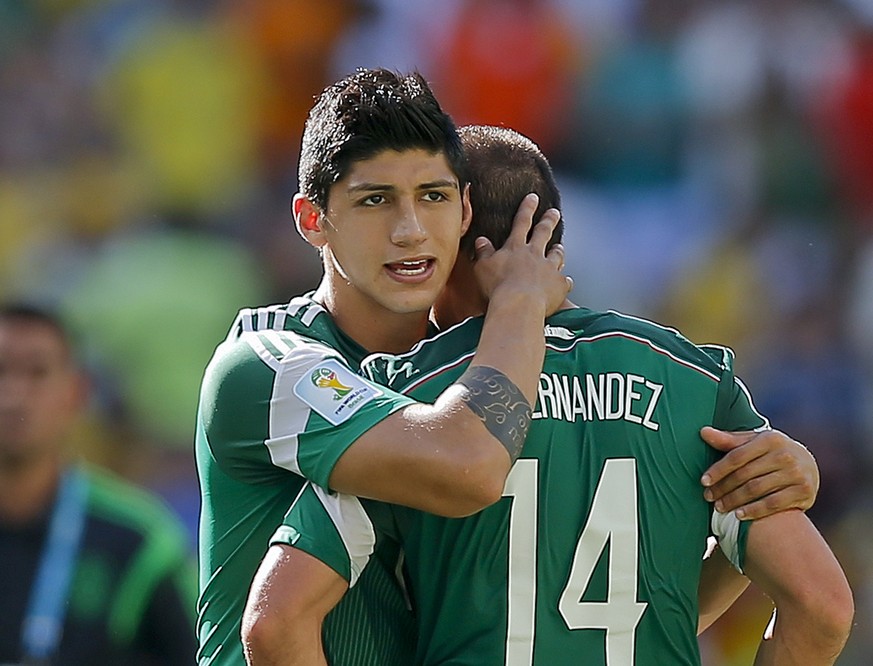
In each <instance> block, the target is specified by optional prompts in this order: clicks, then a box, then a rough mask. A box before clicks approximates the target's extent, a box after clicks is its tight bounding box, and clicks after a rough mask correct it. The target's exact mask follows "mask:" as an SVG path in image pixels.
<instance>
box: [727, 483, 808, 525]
mask: <svg viewBox="0 0 873 666" xmlns="http://www.w3.org/2000/svg"><path fill="white" fill-rule="evenodd" d="M728 499H729V501H726V502H725V507H724V509H723V510H722V509H719V511H722V513H726V512H728V511H734V512H735V513H736V516H737V518H739V519H740V520H758V519H759V518H766V517H767V516H772V515H773V514H774V513H778V512H780V511H787V510H789V509H800V510H801V511H805V510H806V509H807V508H808V507H806V501H805V496H804V495H803V493H801V492H800V491H799V490H798V489H797V487H796V486H789V487H787V488H783V489H782V490H778V491H776V492H775V493H771V494H770V495H767V496H766V497H762V498H761V499H758V500H755V501H753V502H748V503H744V502H743V501H742V500H741V499H738V498H732V497H731V498H728V497H726V498H725V500H728Z"/></svg>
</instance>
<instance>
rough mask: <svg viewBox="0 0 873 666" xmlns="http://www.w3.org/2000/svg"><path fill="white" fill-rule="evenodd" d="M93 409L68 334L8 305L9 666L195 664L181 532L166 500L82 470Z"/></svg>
mask: <svg viewBox="0 0 873 666" xmlns="http://www.w3.org/2000/svg"><path fill="white" fill-rule="evenodd" d="M87 404H88V382H87V379H86V378H85V372H84V370H83V369H82V367H81V366H80V364H79V361H78V358H77V350H76V349H75V348H74V345H73V342H72V339H71V336H70V334H69V332H68V331H67V328H66V326H65V324H64V322H63V321H62V320H61V319H60V318H59V317H58V316H57V315H56V314H55V313H53V312H51V311H49V310H46V309H44V308H40V307H35V306H33V305H30V304H27V303H5V304H3V305H2V306H0V563H2V565H0V566H2V569H0V663H3V664H134V665H135V664H188V663H191V661H192V660H193V659H194V654H195V652H196V645H195V641H194V613H193V604H194V597H195V585H196V574H195V571H194V561H193V557H192V553H191V552H190V548H189V546H188V542H187V537H186V534H185V530H184V528H183V527H182V525H181V523H180V522H179V520H178V519H177V518H176V517H175V516H174V515H173V514H172V513H171V512H170V510H169V509H168V508H167V507H166V506H165V505H164V504H163V502H161V501H160V500H158V498H156V497H154V496H152V495H151V494H149V493H147V492H146V491H144V490H143V489H141V488H136V487H134V486H132V485H131V484H129V483H127V482H126V481H123V480H122V479H119V478H117V477H115V476H113V475H112V474H110V473H109V472H107V471H105V470H101V469H99V468H97V467H95V466H93V465H85V464H82V463H80V462H79V461H77V460H76V459H75V456H74V454H73V452H72V451H71V450H70V444H71V443H70V438H71V436H72V434H73V432H74V430H75V427H76V425H77V424H78V423H79V421H80V419H81V418H82V417H83V414H84V412H85V409H86V406H87Z"/></svg>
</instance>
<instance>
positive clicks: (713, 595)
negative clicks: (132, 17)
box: [697, 549, 749, 634]
mask: <svg viewBox="0 0 873 666" xmlns="http://www.w3.org/2000/svg"><path fill="white" fill-rule="evenodd" d="M748 586H749V579H748V578H746V577H745V576H744V575H743V574H741V573H740V572H739V571H737V570H736V569H734V568H733V566H732V565H731V563H730V562H728V561H727V559H726V558H725V557H724V556H723V554H722V553H721V551H720V550H719V549H716V551H715V552H713V553H712V554H711V555H710V556H709V557H708V558H706V559H705V560H704V561H703V569H702V571H701V573H700V583H699V585H698V589H697V597H698V605H699V614H700V615H699V619H698V625H697V633H698V634H701V633H703V632H704V631H705V630H706V629H708V628H709V627H710V626H711V625H712V624H713V623H714V622H715V621H716V620H717V619H718V618H720V617H721V616H722V615H723V614H724V613H725V611H726V610H727V609H728V608H730V607H731V605H732V604H733V603H734V602H735V601H736V600H737V599H738V598H739V596H740V595H741V594H742V593H743V592H744V591H745V590H746V588H747V587H748Z"/></svg>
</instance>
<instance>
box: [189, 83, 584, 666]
mask: <svg viewBox="0 0 873 666" xmlns="http://www.w3.org/2000/svg"><path fill="white" fill-rule="evenodd" d="M299 165H300V166H299V180H300V193H299V194H298V195H297V196H296V197H295V198H294V200H293V213H294V218H295V221H296V224H297V227H298V230H299V231H300V233H301V234H302V235H303V236H304V238H305V239H306V240H307V241H308V242H309V243H310V244H312V245H313V246H315V247H316V248H318V249H319V251H320V253H321V256H322V260H323V267H324V275H323V277H322V280H321V283H320V285H319V286H318V288H317V289H316V290H315V292H314V293H310V294H306V295H304V296H300V297H296V298H294V299H292V300H291V301H290V303H286V304H283V305H276V306H271V307H263V308H257V309H245V310H243V311H242V312H240V314H239V316H238V317H237V319H236V321H235V323H234V324H233V326H232V328H231V331H230V333H229V335H228V336H227V339H226V340H225V341H224V342H223V343H222V344H221V345H219V347H218V348H217V349H216V351H215V354H214V355H213V358H212V359H211V360H210V362H209V364H208V367H207V368H206V371H205V375H204V378H203V383H202V387H201V394H200V403H199V408H198V417H197V433H196V455H197V465H198V472H199V478H200V485H201V496H202V511H201V520H200V599H199V604H198V610H199V620H198V632H199V638H200V653H199V662H200V664H202V665H204V666H205V665H206V664H215V665H218V664H242V663H243V650H242V644H241V642H240V630H241V626H240V620H241V616H242V611H243V607H244V604H245V600H246V596H247V593H248V589H249V584H250V582H251V580H252V577H253V575H254V574H255V571H256V569H257V567H258V564H259V562H260V561H261V559H262V558H263V556H264V554H265V552H266V551H267V548H268V541H269V538H270V535H271V534H272V532H273V531H274V530H275V529H276V526H277V525H278V524H280V523H281V521H282V518H283V516H284V515H285V513H286V511H287V510H288V507H289V506H290V505H291V503H292V502H293V499H294V497H295V496H296V494H297V492H298V491H299V490H300V488H301V486H302V484H303V477H306V478H308V479H311V480H313V481H315V482H316V483H318V484H320V485H321V486H323V487H330V488H333V489H336V490H339V491H343V492H348V493H353V494H357V495H361V496H368V497H375V498H379V499H382V500H386V501H392V502H397V503H400V504H406V505H409V506H414V507H417V508H420V509H424V510H428V511H432V512H434V513H438V514H442V515H448V516H459V515H465V514H469V513H471V512H473V511H476V510H478V509H480V508H482V507H484V506H487V505H489V504H491V503H493V502H495V501H497V499H499V497H500V493H501V491H502V488H503V484H504V481H505V477H506V474H507V473H508V471H509V469H510V466H511V464H512V463H513V462H514V461H515V458H516V457H517V455H518V452H519V451H520V449H521V443H522V442H523V441H524V437H525V434H526V432H527V428H528V426H529V424H530V407H529V405H530V404H531V403H532V401H533V400H534V397H535V394H536V385H537V378H538V376H539V370H540V368H541V367H542V360H543V356H544V352H545V340H544V336H543V322H544V318H545V315H546V314H548V313H549V312H551V311H554V310H555V309H557V307H558V306H559V305H560V303H561V302H562V301H563V299H564V298H565V297H566V294H567V293H568V290H569V288H570V286H571V283H570V282H569V280H568V279H567V278H565V277H563V276H562V275H561V274H560V271H559V268H560V265H561V264H562V258H563V254H562V250H561V248H560V247H557V248H553V249H551V250H550V251H549V252H548V253H546V251H545V249H544V248H545V244H546V242H547V240H548V238H549V237H550V236H551V233H552V230H553V229H554V226H555V224H556V222H557V219H558V214H557V211H550V212H548V213H547V214H546V215H545V216H544V219H543V220H542V221H540V222H539V223H538V224H537V225H535V226H534V228H533V231H532V234H531V237H530V240H529V241H528V240H527V239H526V236H527V231H528V230H529V228H530V226H531V219H532V215H533V212H534V209H535V207H536V206H535V204H536V198H535V197H528V198H527V199H526V200H525V201H524V202H523V203H522V205H521V207H520V208H519V211H518V215H517V216H516V219H515V227H514V228H515V229H516V231H515V232H514V233H513V239H512V240H511V241H510V242H508V243H507V244H506V245H505V246H504V247H503V248H501V250H499V251H497V252H495V251H494V250H493V248H491V247H490V246H489V245H488V244H487V243H485V244H484V245H481V246H477V253H478V258H479V260H478V261H477V265H478V267H479V270H480V277H481V279H482V280H483V283H484V284H486V285H487V288H486V291H487V293H488V295H489V297H490V301H489V307H488V313H487V315H486V317H485V325H484V329H483V333H482V338H481V341H480V344H479V350H478V352H477V353H476V355H475V358H474V359H473V360H472V361H471V363H470V365H469V368H468V370H467V371H466V372H465V374H464V376H463V377H461V378H459V381H458V382H455V383H453V384H452V385H451V386H447V388H446V391H444V392H443V393H442V394H441V395H440V396H439V397H438V399H437V400H436V402H435V403H434V404H432V405H431V404H420V403H417V402H415V401H414V400H413V399H411V398H408V397H406V396H403V395H401V394H398V393H394V392H392V391H389V390H387V389H384V388H383V387H380V386H378V385H376V384H374V383H372V382H370V381H369V380H367V379H365V378H362V377H360V376H359V375H357V374H356V373H355V372H353V370H352V369H351V368H355V369H356V368H357V367H358V365H359V363H360V362H361V361H362V360H363V358H364V357H365V356H366V355H367V354H368V353H370V352H374V351H385V352H402V351H405V350H407V349H409V348H410V347H411V346H412V345H413V344H414V343H415V342H417V341H418V340H419V339H421V338H423V337H425V335H426V334H427V332H428V312H429V310H430V308H431V306H432V305H433V303H434V301H435V300H436V297H437V295H438V294H439V293H440V291H441V290H442V289H443V287H444V286H445V283H446V280H447V279H448V276H449V273H450V271H451V269H452V266H453V264H454V261H455V256H456V254H457V252H458V246H459V241H460V238H461V235H462V234H463V233H464V231H466V229H467V226H468V224H469V221H470V216H471V212H470V204H469V198H468V192H467V187H466V177H465V175H464V168H465V160H464V156H463V152H462V149H461V144H460V140H459V137H458V135H457V131H456V128H455V126H454V124H453V123H452V121H451V119H450V118H449V117H448V116H447V115H446V114H445V113H444V112H443V111H442V109H441V108H440V106H439V104H438V103H437V100H436V99H435V98H434V96H433V94H432V93H431V91H430V89H429V88H428V86H427V83H426V82H425V81H424V80H423V79H422V78H421V77H420V76H418V75H409V76H401V75H398V74H395V73H392V72H389V71H387V70H381V69H380V70H360V71H358V72H356V73H354V74H352V75H350V76H348V77H346V78H344V79H342V80H341V81H338V82H337V83H335V84H333V85H331V86H329V87H328V88H327V89H325V91H324V92H323V93H322V94H321V95H320V96H319V98H318V100H317V101H316V103H315V105H314V107H313V109H312V111H311V113H310V116H309V118H308V120H307V123H306V127H305V129H304V136H303V141H302V149H301V155H300V160H299ZM486 389H487V390H486ZM395 565H396V560H395V559H392V556H391V554H390V553H389V554H387V555H386V556H385V561H384V562H383V563H382V566H381V569H380V567H379V566H371V567H368V575H367V576H365V578H364V579H362V581H361V585H362V586H363V587H362V590H366V594H364V593H363V592H362V594H361V598H359V599H358V600H355V599H350V600H349V603H344V604H342V605H341V607H340V608H339V609H338V616H341V617H343V618H344V620H343V622H342V623H341V624H342V626H343V627H344V628H346V632H345V633H344V634H338V638H337V640H336V641H334V642H333V643H331V644H328V645H327V650H328V652H329V653H330V654H333V655H334V658H335V660H336V661H337V662H338V663H343V664H353V663H360V664H374V665H377V664H378V665H379V666H391V665H392V664H404V665H405V664H408V653H407V652H405V651H404V650H405V648H406V647H407V646H406V645H404V643H403V641H402V640H398V638H397V634H394V635H388V633H387V632H384V631H381V629H382V628H383V627H384V626H386V625H389V626H390V625H395V624H399V623H402V622H403V621H404V619H403V618H402V617H401V618H400V619H396V618H395V614H396V612H397V611H400V612H402V614H403V615H404V617H406V620H405V621H406V622H407V623H409V619H408V613H407V612H406V609H405V607H404V605H403V597H402V592H401V590H400V589H399V586H398V584H397V581H396V579H395V577H394V567H395ZM370 569H373V571H374V573H372V574H370V573H369V570H370ZM371 598H378V599H379V600H380V603H379V604H378V605H374V604H372V603H370V601H369V599H371ZM248 631H249V632H250V635H252V636H253V637H254V638H255V639H257V637H258V635H259V633H260V628H259V627H258V626H256V627H249V628H248ZM400 633H401V634H402V627H401V632H400ZM282 647H283V648H284V649H286V650H289V649H290V650H293V649H294V648H293V645H291V644H289V643H287V642H285V643H284V644H283V645H282Z"/></svg>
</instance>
